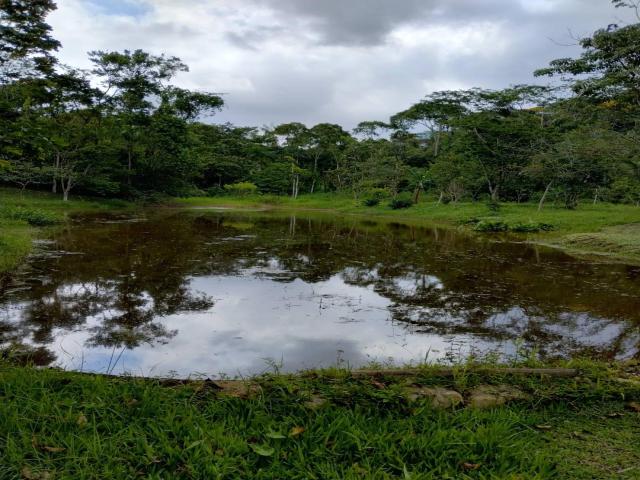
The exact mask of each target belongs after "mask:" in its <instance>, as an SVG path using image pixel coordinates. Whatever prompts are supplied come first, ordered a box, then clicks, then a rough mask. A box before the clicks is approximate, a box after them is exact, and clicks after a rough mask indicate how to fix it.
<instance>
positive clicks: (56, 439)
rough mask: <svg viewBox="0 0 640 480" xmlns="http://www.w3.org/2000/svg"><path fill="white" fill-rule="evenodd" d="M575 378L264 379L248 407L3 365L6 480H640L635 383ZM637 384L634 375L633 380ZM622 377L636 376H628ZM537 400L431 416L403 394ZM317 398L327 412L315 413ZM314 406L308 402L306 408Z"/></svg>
mask: <svg viewBox="0 0 640 480" xmlns="http://www.w3.org/2000/svg"><path fill="white" fill-rule="evenodd" d="M621 368H622V367H620V366H617V367H608V366H605V365H600V366H597V365H593V364H591V365H588V366H587V367H586V368H584V369H583V370H582V374H581V376H580V377H578V378H571V379H560V378H555V379H554V378H549V377H517V376H505V375H499V374H494V375H491V376H489V377H486V376H478V375H474V374H471V373H469V372H465V371H464V369H461V370H460V371H459V372H458V373H457V374H456V375H455V377H454V378H453V379H443V378H440V377H437V376H434V375H432V370H431V369H429V368H426V369H425V370H423V372H422V373H420V374H419V375H417V376H416V377H415V378H411V379H409V380H402V379H399V378H397V377H385V376H384V375H383V376H380V377H376V378H375V379H372V378H368V377H367V378H355V377H352V376H350V375H349V374H348V372H346V371H327V372H315V373H313V374H311V375H306V376H297V377H293V376H277V375H276V376H266V377H261V378H259V379H256V383H257V385H259V387H257V388H256V389H254V390H253V389H252V390H251V392H253V393H251V394H249V395H248V396H247V398H244V396H243V395H238V394H234V393H225V391H222V393H221V392H220V391H218V390H216V389H215V388H213V387H212V384H210V383H209V382H195V383H192V384H188V385H175V386H172V387H169V386H166V385H163V384H160V383H159V382H158V381H154V380H142V379H133V378H107V377H101V376H93V375H86V374H77V373H65V372H61V371H57V370H35V369H31V368H28V367H16V366H10V365H8V364H6V362H5V363H0V450H1V451H2V452H3V453H2V456H1V457H0V478H3V479H25V478H26V479H55V478H73V479H124V478H153V479H164V478H185V479H215V478H220V479H222V478H251V479H285V478H286V479H313V478H316V479H514V480H516V479H519V480H522V479H538V480H542V479H566V480H572V479H609V478H611V479H613V478H616V479H637V478H640V413H638V412H637V411H635V410H634V408H635V406H634V405H635V404H630V403H629V402H631V401H637V400H638V399H639V398H640V383H633V382H629V383H619V382H616V381H615V380H614V378H615V377H616V376H618V375H620V374H621V373H620V372H621V370H620V369H621ZM634 368H635V369H636V371H637V367H634ZM626 369H627V371H628V367H626ZM479 383H485V384H486V383H490V384H491V383H493V384H505V383H507V384H509V385H511V386H517V387H518V388H520V389H521V390H522V391H524V392H526V394H527V395H528V399H526V400H521V401H518V402H514V403H511V404H508V405H506V406H500V407H495V408H491V409H486V410H477V409H473V408H471V407H464V406H458V407H456V408H451V409H447V410H441V409H440V410H439V409H436V408H435V407H434V406H433V405H432V404H431V402H430V401H429V400H428V399H418V400H415V401H410V400H408V398H407V395H406V392H407V389H408V388H415V386H416V385H420V386H423V387H424V386H432V387H433V386H440V387H447V388H455V389H456V390H457V391H459V392H462V393H463V394H465V395H466V393H467V392H468V391H470V390H471V389H473V388H474V387H475V386H477V384H479ZM318 399H321V401H318ZM310 400H313V401H311V402H310Z"/></svg>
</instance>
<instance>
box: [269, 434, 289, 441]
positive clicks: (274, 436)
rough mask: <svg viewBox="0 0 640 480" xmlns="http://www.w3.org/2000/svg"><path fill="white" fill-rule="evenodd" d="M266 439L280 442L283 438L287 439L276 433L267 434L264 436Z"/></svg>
mask: <svg viewBox="0 0 640 480" xmlns="http://www.w3.org/2000/svg"><path fill="white" fill-rule="evenodd" d="M266 437H267V438H274V439H276V440H281V439H283V438H287V437H286V436H284V435H282V434H281V433H278V432H269V433H267V435H266Z"/></svg>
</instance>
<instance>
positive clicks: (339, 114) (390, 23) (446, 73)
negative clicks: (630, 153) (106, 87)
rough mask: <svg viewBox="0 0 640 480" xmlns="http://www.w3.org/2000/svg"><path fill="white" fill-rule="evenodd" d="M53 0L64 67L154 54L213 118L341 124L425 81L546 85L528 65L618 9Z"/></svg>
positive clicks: (451, 85)
mask: <svg viewBox="0 0 640 480" xmlns="http://www.w3.org/2000/svg"><path fill="white" fill-rule="evenodd" d="M112 2H115V3H112ZM58 3H59V10H58V11H57V12H56V13H54V14H53V15H52V17H51V23H52V25H53V27H54V34H55V35H56V36H57V37H58V38H59V39H60V40H61V41H62V43H63V49H62V51H61V53H60V55H61V58H62V60H63V61H65V62H67V63H70V64H73V65H79V66H88V65H87V60H86V52H87V51H89V50H95V49H124V48H129V49H135V48H143V49H146V50H149V51H151V52H153V53H161V52H166V53H167V54H170V55H177V56H179V57H181V58H182V59H183V60H184V61H185V62H186V63H187V64H188V65H189V66H190V68H191V71H190V73H188V74H183V75H181V76H180V77H179V78H178V79H177V81H178V83H180V84H181V85H183V86H185V87H188V88H195V89H200V90H209V91H215V92H225V93H226V96H225V98H226V101H227V108H225V109H224V110H223V111H222V112H221V113H220V114H219V115H217V116H216V117H215V120H216V121H220V122H224V121H231V122H233V123H236V124H240V125H270V124H271V125H273V124H277V123H281V122H285V121H301V122H305V123H308V124H314V123H319V122H325V121H329V122H336V123H341V124H343V125H345V126H346V127H347V128H352V127H353V126H355V124H357V123H358V122H359V121H361V120H366V119H382V120H384V119H387V118H388V117H389V116H390V115H392V114H393V113H395V112H397V111H399V110H401V109H404V108H406V107H408V106H409V105H410V104H412V103H414V102H416V101H417V100H419V99H420V98H422V97H423V96H424V95H425V94H427V93H429V92H431V91H434V90H442V89H455V88H468V87H471V86H481V87H485V88H500V87H505V86H508V85H509V84H513V83H524V82H532V81H537V82H540V81H546V80H544V79H543V80H541V79H533V77H532V71H533V70H534V69H536V68H539V67H541V66H544V65H546V64H547V63H548V62H549V61H550V60H551V59H553V58H557V57H564V56H572V55H576V54H577V53H578V52H579V49H578V48H577V47H576V46H575V43H576V41H575V38H572V35H571V34H570V33H569V32H570V31H571V32H573V37H576V36H584V35H587V34H589V33H591V32H592V31H593V30H595V29H596V28H599V27H603V26H606V25H607V24H608V23H612V22H616V21H619V19H620V17H623V18H624V17H625V16H626V17H627V18H630V16H629V15H627V12H625V11H624V10H616V9H614V8H613V7H612V6H611V5H610V4H609V2H608V1H607V0H190V1H189V2H176V1H175V0H105V1H104V2H101V3H100V8H96V2H95V1H94V0H59V2H58ZM185 3H188V6H187V5H185ZM110 5H112V6H113V7H114V8H109V6H110ZM123 5H124V6H123ZM116 7H117V8H116ZM125 7H126V8H125ZM562 44H574V45H573V46H562Z"/></svg>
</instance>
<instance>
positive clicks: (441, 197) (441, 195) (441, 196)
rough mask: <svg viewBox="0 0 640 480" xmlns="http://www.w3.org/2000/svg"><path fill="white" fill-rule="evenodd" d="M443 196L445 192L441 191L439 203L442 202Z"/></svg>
mask: <svg viewBox="0 0 640 480" xmlns="http://www.w3.org/2000/svg"><path fill="white" fill-rule="evenodd" d="M443 198H444V192H440V198H438V205H440V204H441V203H442V199H443Z"/></svg>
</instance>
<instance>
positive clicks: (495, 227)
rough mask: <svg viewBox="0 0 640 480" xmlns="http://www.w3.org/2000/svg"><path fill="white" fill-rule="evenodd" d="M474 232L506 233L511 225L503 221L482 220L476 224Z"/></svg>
mask: <svg viewBox="0 0 640 480" xmlns="http://www.w3.org/2000/svg"><path fill="white" fill-rule="evenodd" d="M474 230H475V231H476V232H493V233H497V232H506V231H508V230H509V225H507V224H506V223H505V222H503V221H502V220H482V221H480V222H478V223H477V224H476V227H475V228H474Z"/></svg>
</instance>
